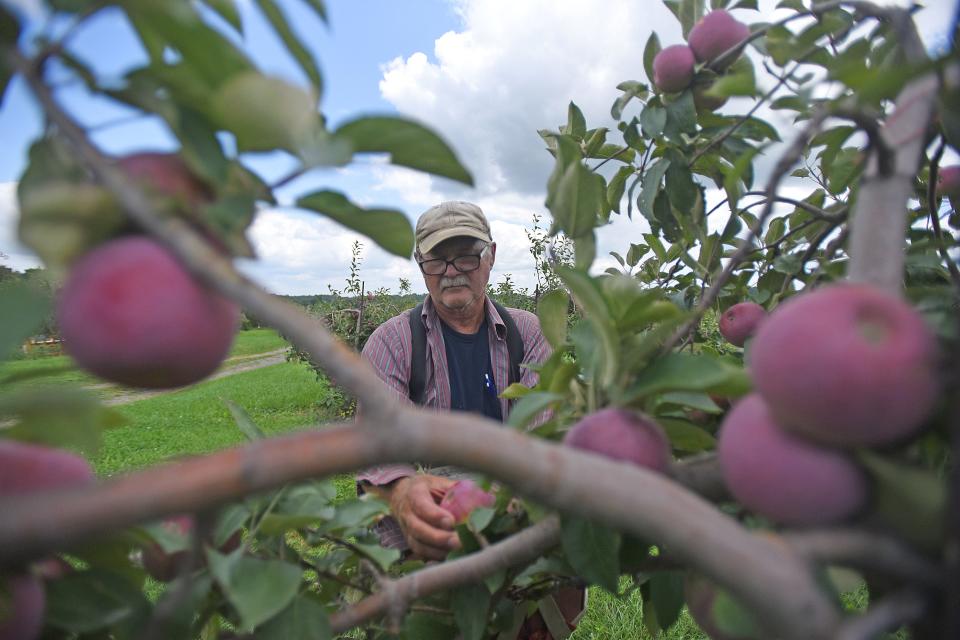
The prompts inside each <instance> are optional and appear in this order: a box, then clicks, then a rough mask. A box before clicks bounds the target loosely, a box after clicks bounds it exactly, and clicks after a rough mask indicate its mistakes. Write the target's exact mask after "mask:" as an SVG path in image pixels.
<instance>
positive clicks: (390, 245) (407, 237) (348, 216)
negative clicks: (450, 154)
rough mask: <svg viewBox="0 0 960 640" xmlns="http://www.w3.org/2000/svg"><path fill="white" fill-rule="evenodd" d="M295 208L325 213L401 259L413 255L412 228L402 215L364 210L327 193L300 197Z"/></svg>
mask: <svg viewBox="0 0 960 640" xmlns="http://www.w3.org/2000/svg"><path fill="white" fill-rule="evenodd" d="M296 206H297V207H299V208H301V209H309V210H310V211H316V212H317V213H322V214H323V215H325V216H327V217H328V218H331V219H333V220H335V221H336V222H339V223H340V224H342V225H343V226H345V227H347V228H348V229H353V230H354V231H356V232H357V233H361V234H363V235H365V236H367V237H368V238H370V239H371V240H373V241H374V242H376V243H377V244H378V245H380V246H381V247H383V248H384V249H386V250H387V251H389V252H390V253H392V254H394V255H397V256H400V257H401V258H409V257H410V256H411V255H412V253H413V227H412V226H410V220H409V219H407V216H406V215H404V214H403V213H402V212H400V211H397V210H395V209H363V208H362V207H359V206H357V205H355V204H353V203H352V202H350V201H349V200H347V197H346V196H345V195H343V194H342V193H340V192H338V191H327V190H324V191H316V192H314V193H311V194H308V195H305V196H303V197H301V198H300V199H299V200H297V202H296Z"/></svg>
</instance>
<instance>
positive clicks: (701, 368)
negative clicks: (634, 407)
mask: <svg viewBox="0 0 960 640" xmlns="http://www.w3.org/2000/svg"><path fill="white" fill-rule="evenodd" d="M749 389H750V377H749V376H748V375H747V373H746V371H744V370H743V369H741V368H738V367H735V366H733V365H731V364H728V363H727V362H725V361H723V360H719V359H717V358H715V357H712V356H708V355H694V354H689V353H679V352H677V353H670V354H667V355H666V356H664V357H662V358H660V359H658V360H657V361H656V362H654V363H653V364H651V365H650V366H649V367H647V368H646V369H644V370H643V371H642V372H641V373H640V375H639V376H637V380H636V382H635V383H634V385H633V386H632V387H631V388H630V389H629V391H628V392H627V396H628V398H629V399H630V401H633V400H636V399H639V398H643V397H646V396H649V395H651V394H655V393H662V392H664V391H707V392H711V393H719V394H721V395H729V396H739V395H743V394H744V393H746V392H747V391H749Z"/></svg>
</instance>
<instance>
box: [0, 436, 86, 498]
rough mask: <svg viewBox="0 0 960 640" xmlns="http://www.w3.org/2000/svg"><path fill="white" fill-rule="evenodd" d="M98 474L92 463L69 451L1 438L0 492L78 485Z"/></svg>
mask: <svg viewBox="0 0 960 640" xmlns="http://www.w3.org/2000/svg"><path fill="white" fill-rule="evenodd" d="M95 477H96V476H95V475H94V473H93V469H92V468H91V467H90V463H88V462H87V461H86V460H85V459H84V458H82V457H81V456H78V455H76V454H74V453H70V452H69V451H64V450H62V449H53V448H51V447H44V446H40V445H35V444H28V443H25V442H17V441H15V440H0V496H14V495H24V494H28V493H33V492H35V491H45V490H49V489H60V488H64V487H73V486H79V485H84V484H89V483H91V482H93V481H94V479H95Z"/></svg>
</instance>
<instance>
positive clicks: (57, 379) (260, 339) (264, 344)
mask: <svg viewBox="0 0 960 640" xmlns="http://www.w3.org/2000/svg"><path fill="white" fill-rule="evenodd" d="M286 346H287V342H286V340H284V339H283V338H281V337H280V335H279V334H278V333H277V332H276V331H274V330H273V329H250V330H249V331H240V332H239V333H238V334H237V338H236V340H234V343H233V346H232V348H231V350H230V354H229V355H228V356H227V360H225V361H224V363H223V365H221V368H222V367H224V366H230V365H231V364H232V363H231V359H232V358H244V357H247V356H250V355H252V354H257V353H265V352H267V351H274V350H276V349H282V348H284V347H286ZM8 378H13V380H14V381H16V380H18V379H20V378H24V381H25V382H26V381H27V379H29V382H30V384H50V385H60V384H79V385H84V386H91V387H96V391H97V392H98V393H99V395H101V396H111V395H115V394H116V393H119V392H121V391H122V390H123V389H124V388H123V387H119V386H117V385H109V386H104V384H105V383H104V382H103V380H101V379H99V378H97V377H95V376H92V375H90V374H88V373H86V372H84V371H81V370H80V369H78V368H77V367H76V364H75V363H74V361H73V358H71V357H70V356H68V355H60V356H46V357H41V358H27V359H23V360H10V361H7V362H0V383H3V382H5V381H6V380H7V379H8Z"/></svg>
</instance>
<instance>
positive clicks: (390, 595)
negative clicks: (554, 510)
mask: <svg viewBox="0 0 960 640" xmlns="http://www.w3.org/2000/svg"><path fill="white" fill-rule="evenodd" d="M559 540H560V521H559V518H557V517H556V516H548V517H547V518H546V519H544V520H542V521H540V522H539V523H537V524H535V525H533V526H532V527H529V528H527V529H525V530H523V531H521V532H520V533H517V534H515V535H513V536H510V537H509V538H507V539H505V540H502V541H500V542H497V543H495V544H492V545H490V546H489V547H487V548H486V549H484V550H482V551H478V552H477V553H474V554H471V555H469V556H465V557H462V558H457V559H456V560H450V561H448V562H444V563H442V564H437V565H433V566H430V567H427V568H426V569H421V570H420V571H417V572H415V573H412V574H410V575H407V576H405V577H403V578H398V579H396V580H389V581H387V582H389V587H388V588H386V589H384V590H381V591H380V592H378V593H375V594H373V595H372V596H369V597H367V598H364V599H363V600H361V601H360V602H358V603H357V604H355V605H353V606H351V607H349V608H348V609H346V610H344V611H341V612H339V613H335V614H333V615H332V616H330V627H331V629H332V630H333V632H334V633H341V632H343V631H346V630H347V629H352V628H353V627H356V626H358V625H360V624H363V623H364V622H366V621H368V620H370V619H371V618H375V617H377V616H380V615H382V614H383V613H384V612H386V611H389V610H390V609H392V608H394V607H398V606H399V607H402V608H404V609H405V608H406V607H407V606H409V604H410V602H412V601H413V600H416V599H417V598H423V597H425V596H429V595H431V594H434V593H438V592H440V591H445V590H449V589H454V588H456V587H459V586H463V585H466V584H471V583H474V582H479V581H481V580H483V579H484V578H486V577H487V576H490V575H492V574H494V573H496V572H497V571H501V570H503V569H507V568H509V567H513V566H516V565H520V564H525V563H527V562H530V561H531V560H534V559H535V558H537V557H539V556H540V555H542V554H543V552H544V551H546V550H547V549H549V548H550V547H552V546H555V545H556V544H557V543H558V542H559Z"/></svg>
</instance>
